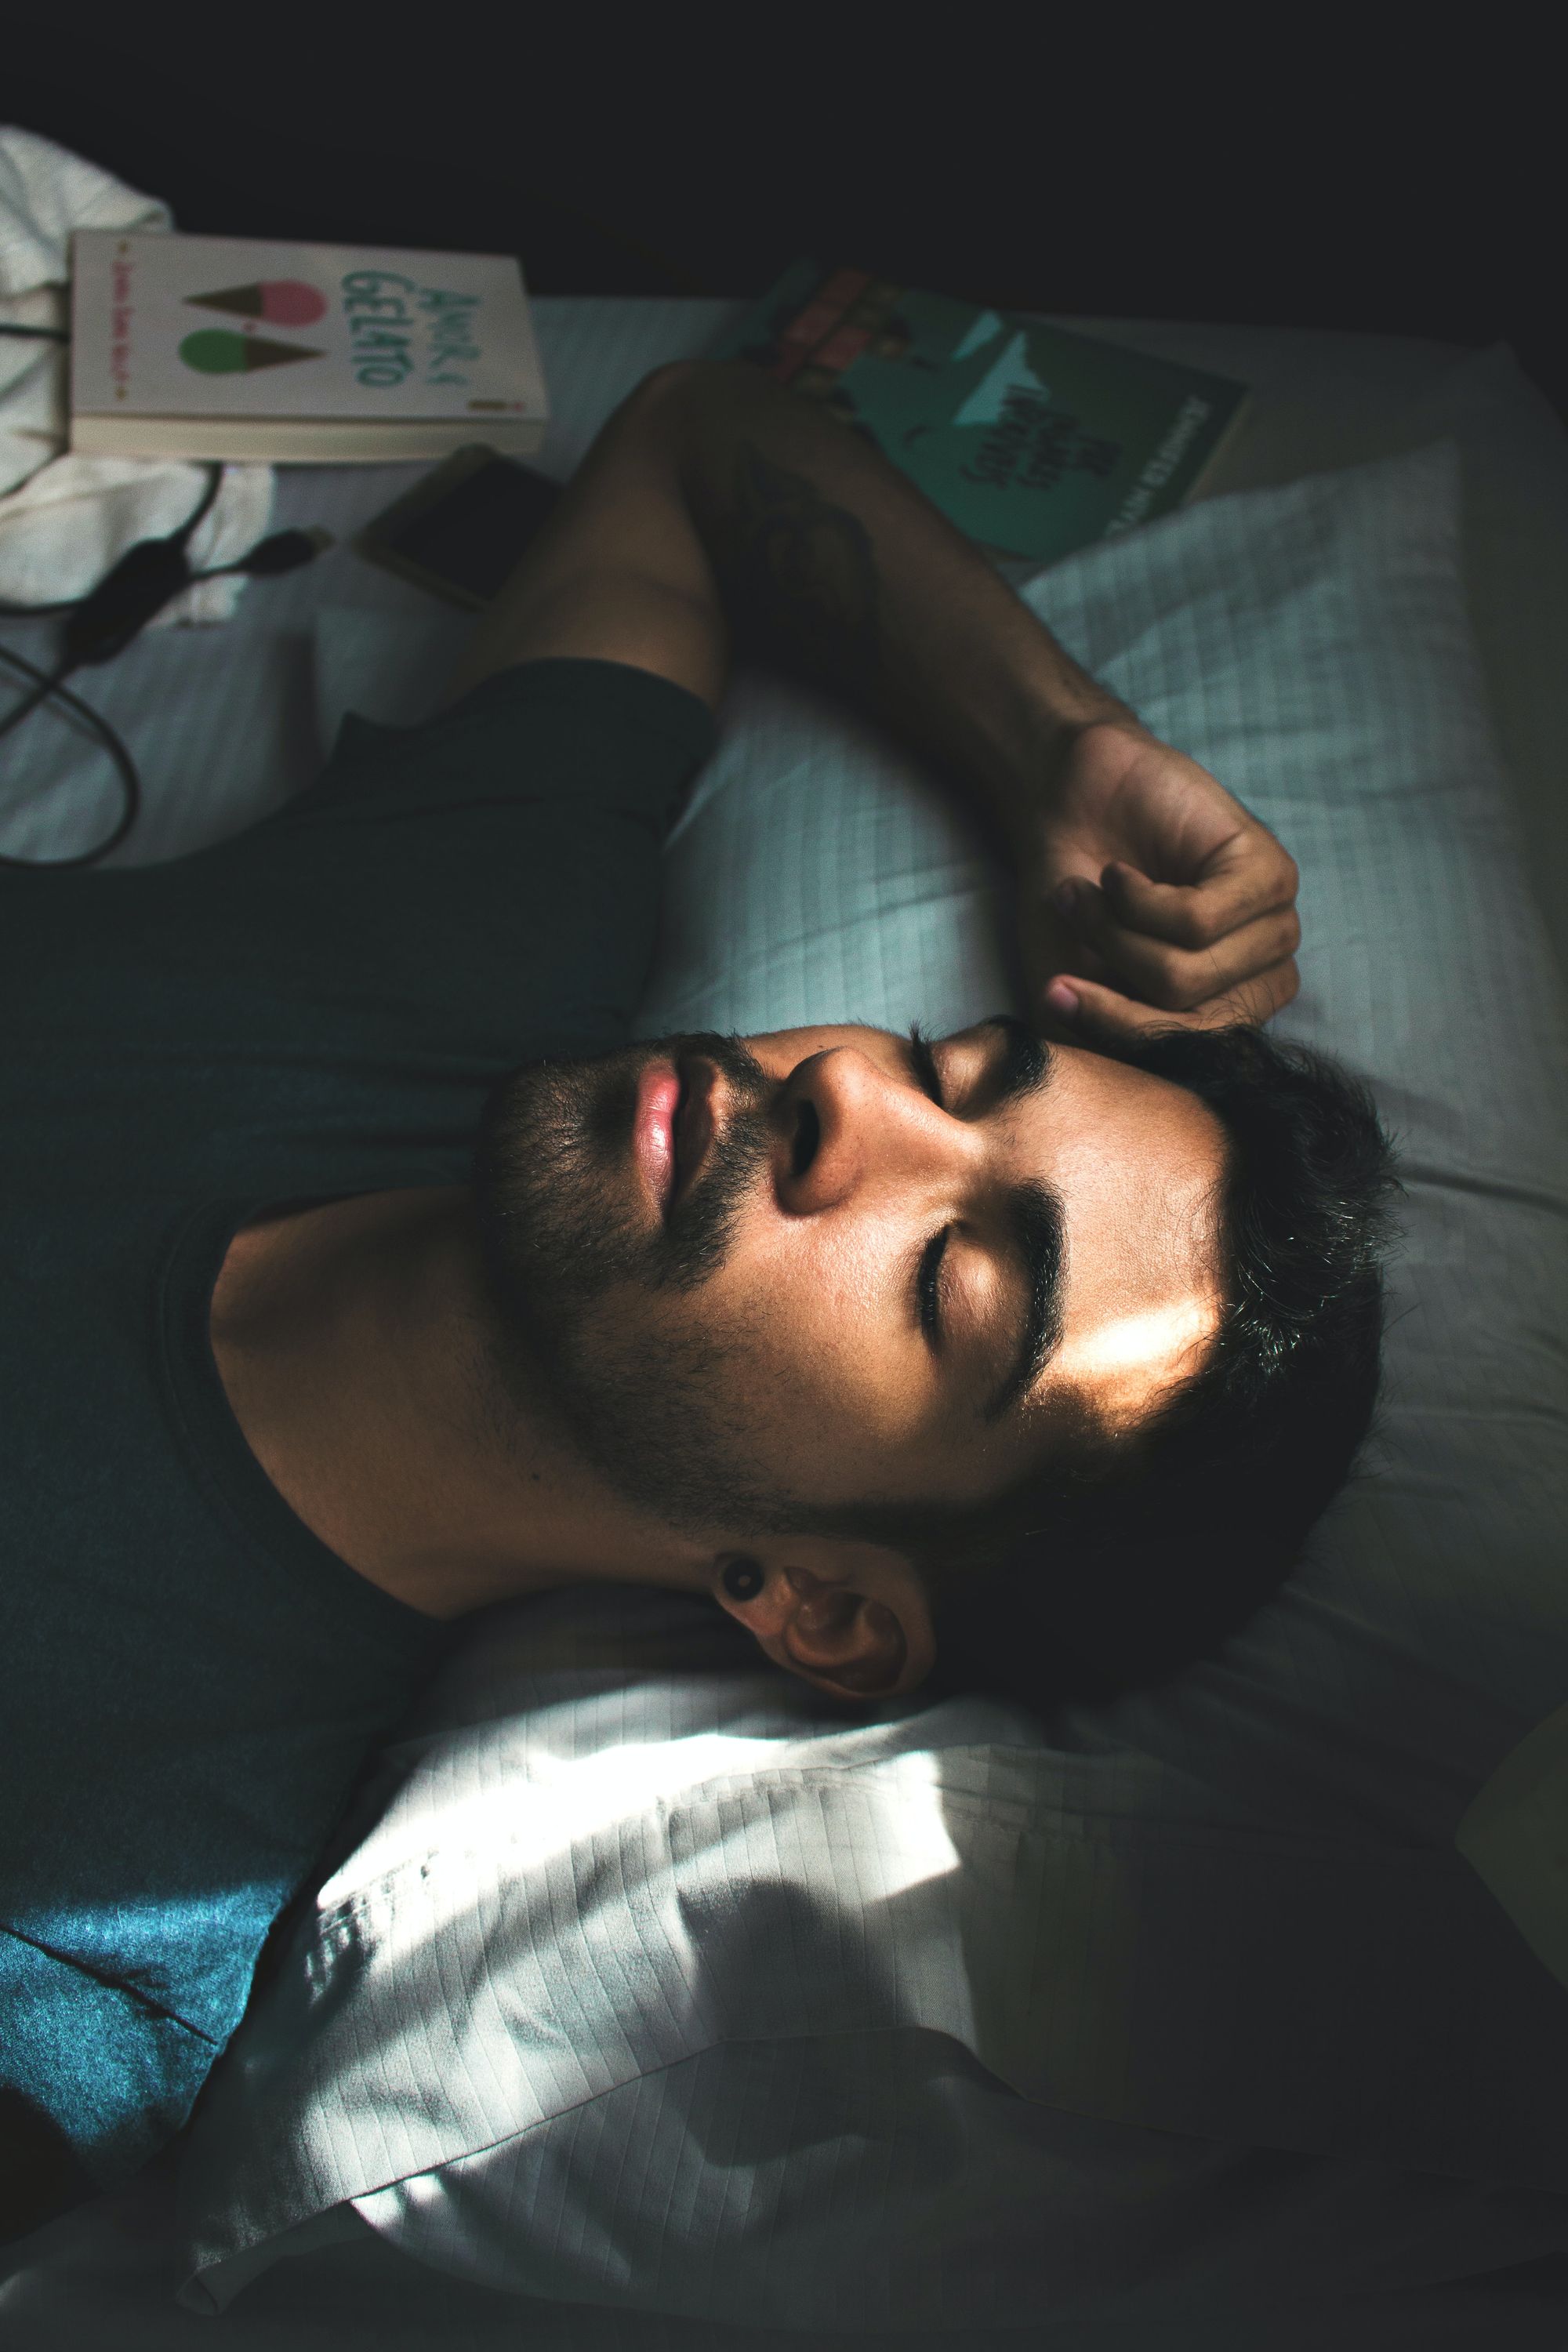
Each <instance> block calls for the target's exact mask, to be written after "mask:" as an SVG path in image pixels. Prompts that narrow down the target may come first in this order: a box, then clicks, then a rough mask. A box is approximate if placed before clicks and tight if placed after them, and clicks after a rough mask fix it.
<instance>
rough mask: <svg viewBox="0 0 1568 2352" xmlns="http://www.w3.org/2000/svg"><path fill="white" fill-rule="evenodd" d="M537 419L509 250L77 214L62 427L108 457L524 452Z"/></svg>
mask: <svg viewBox="0 0 1568 2352" xmlns="http://www.w3.org/2000/svg"><path fill="white" fill-rule="evenodd" d="M548 424H549V402H548V397H547V394H546V387H545V383H544V373H543V370H542V366H541V364H540V358H539V352H538V348H537V345H536V343H535V340H534V333H533V322H532V320H531V315H530V310H529V303H528V293H527V289H526V287H525V285H524V282H523V277H522V271H521V267H520V265H519V264H518V262H517V261H516V260H515V259H513V258H512V257H510V256H509V255H503V254H479V253H420V252H405V251H402V250H389V249H386V248H382V247H368V248H367V247H351V246H334V245H298V244H279V243H273V242H269V241H268V240H266V239H261V238H252V237H220V236H172V235H164V234H159V233H156V232H153V233H145V232H143V233H133V232H130V231H121V230H116V229H80V230H78V232H77V233H76V235H75V236H74V237H73V239H72V269H71V430H70V446H71V447H72V448H73V449H76V450H85V451H89V452H92V453H96V454H104V453H107V454H110V455H113V456H117V457H220V458H235V459H243V458H271V459H274V460H279V461H283V462H288V461H289V460H290V459H294V460H310V461H314V462H318V463H319V462H337V461H341V460H343V459H363V460H370V461H373V462H374V461H380V462H385V461H388V460H394V459H402V458H411V457H441V456H445V455H446V453H447V451H448V450H452V449H458V448H461V447H462V446H464V445H465V444H467V443H468V442H472V441H474V440H476V439H482V440H484V441H486V442H488V443H489V445H490V446H492V447H494V448H497V449H502V450H506V451H509V452H510V453H512V454H513V455H515V456H519V457H529V456H531V455H532V454H533V453H534V452H535V451H537V449H538V448H539V446H540V445H541V443H542V440H543V437H544V433H545V429H546V426H547V425H548Z"/></svg>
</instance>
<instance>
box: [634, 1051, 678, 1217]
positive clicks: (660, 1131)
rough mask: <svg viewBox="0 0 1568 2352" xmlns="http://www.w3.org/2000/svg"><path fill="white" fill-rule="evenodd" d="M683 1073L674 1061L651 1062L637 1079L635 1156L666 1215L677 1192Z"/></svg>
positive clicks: (647, 1183) (651, 1191)
mask: <svg viewBox="0 0 1568 2352" xmlns="http://www.w3.org/2000/svg"><path fill="white" fill-rule="evenodd" d="M679 1106H680V1073H679V1070H677V1068H676V1066H675V1064H674V1063H673V1062H650V1063H649V1064H648V1066H647V1069H646V1070H645V1071H644V1072H643V1074H642V1076H641V1077H640V1078H639V1079H638V1080H637V1108H636V1110H635V1111H634V1112H633V1114H632V1156H633V1158H634V1159H635V1160H636V1161H637V1166H638V1168H639V1169H640V1170H641V1171H642V1179H643V1181H644V1183H645V1184H646V1185H647V1189H648V1192H649V1194H650V1195H651V1197H652V1200H653V1204H654V1207H655V1208H656V1209H657V1210H658V1213H659V1215H660V1216H661V1217H662V1216H664V1215H665V1214H666V1213H667V1211H668V1207H669V1203H670V1201H671V1199H672V1198H673V1196H674V1192H675V1119H676V1113H677V1111H678V1110H679Z"/></svg>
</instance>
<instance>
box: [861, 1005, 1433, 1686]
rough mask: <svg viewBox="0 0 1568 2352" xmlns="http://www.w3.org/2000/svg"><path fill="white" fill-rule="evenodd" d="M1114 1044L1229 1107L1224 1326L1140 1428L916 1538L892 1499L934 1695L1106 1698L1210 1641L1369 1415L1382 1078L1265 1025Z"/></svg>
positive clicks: (1375, 1342)
mask: <svg viewBox="0 0 1568 2352" xmlns="http://www.w3.org/2000/svg"><path fill="white" fill-rule="evenodd" d="M1117 1058H1118V1059H1120V1060H1121V1061H1124V1062H1127V1063H1129V1064H1131V1066H1133V1067H1135V1068H1137V1069H1140V1070H1145V1071H1148V1072H1150V1073H1151V1074H1152V1076H1156V1077H1162V1078H1168V1079H1171V1080H1173V1082H1174V1083H1175V1084H1176V1085H1178V1086H1182V1087H1187V1088H1189V1089H1190V1090H1191V1092H1192V1093H1194V1094H1195V1095H1196V1096H1198V1097H1199V1098H1200V1099H1201V1100H1202V1101H1204V1102H1205V1103H1206V1104H1208V1106H1209V1107H1210V1108H1211V1109H1212V1110H1213V1111H1214V1112H1215V1115H1216V1116H1217V1118H1219V1119H1220V1121H1221V1122H1222V1124H1223V1126H1224V1127H1225V1129H1226V1135H1227V1139H1228V1150H1227V1154H1226V1173H1225V1177H1224V1180H1223V1192H1222V1198H1221V1209H1220V1227H1219V1241H1220V1251H1221V1262H1222V1267H1223V1276H1224V1283H1225V1293H1226V1312H1225V1315H1224V1318H1223V1320H1222V1323H1221V1327H1220V1331H1219V1335H1218V1338H1217V1339H1216V1341H1215V1345H1214V1347H1213V1348H1212V1349H1211V1350H1210V1352H1209V1354H1208V1356H1207V1358H1206V1360H1205V1364H1204V1367H1203V1369H1202V1370H1200V1371H1198V1372H1197V1373H1196V1374H1195V1375H1194V1377H1193V1378H1192V1379H1191V1380H1190V1381H1187V1382H1185V1383H1184V1385H1183V1387H1182V1388H1181V1389H1180V1390H1178V1391H1176V1393H1175V1394H1174V1395H1173V1397H1172V1398H1171V1399H1170V1400H1169V1401H1168V1402H1166V1403H1165V1405H1164V1406H1163V1408H1162V1410H1161V1412H1159V1414H1158V1416H1157V1417H1156V1418H1155V1419H1154V1420H1153V1421H1152V1422H1151V1423H1145V1424H1144V1426H1143V1428H1142V1430H1141V1431H1140V1432H1139V1433H1138V1436H1137V1439H1136V1440H1135V1442H1134V1443H1133V1444H1131V1446H1128V1445H1127V1444H1118V1445H1116V1446H1114V1447H1109V1446H1105V1445H1097V1444H1095V1443H1094V1442H1093V1441H1089V1442H1086V1443H1079V1444H1076V1445H1072V1446H1069V1448H1068V1450H1067V1452H1066V1454H1065V1455H1064V1454H1062V1453H1060V1452H1058V1454H1057V1456H1056V1458H1055V1459H1053V1460H1052V1461H1051V1462H1049V1463H1048V1464H1047V1465H1046V1466H1045V1468H1044V1470H1043V1471H1041V1472H1039V1473H1037V1474H1036V1475H1034V1476H1032V1477H1031V1478H1030V1480H1029V1481H1028V1483H1027V1484H1026V1486H1022V1487H1020V1488H1016V1489H1015V1490H1014V1491H1013V1492H1012V1493H1011V1494H1009V1495H1006V1496H1003V1497H1002V1498H1001V1500H1000V1502H998V1503H996V1504H994V1505H991V1506H989V1507H987V1509H986V1511H985V1512H984V1513H983V1514H980V1515H974V1514H968V1515H963V1516H962V1517H960V1516H957V1515H955V1516H954V1517H952V1519H951V1520H949V1521H947V1522H946V1523H945V1524H942V1525H938V1526H933V1525H932V1524H931V1516H930V1514H929V1513H928V1514H925V1515H923V1518H924V1524H923V1527H919V1526H916V1525H914V1524H913V1523H911V1525H910V1528H907V1529H905V1530H904V1531H903V1535H902V1538H900V1537H899V1536H897V1535H895V1533H894V1530H893V1528H892V1527H891V1525H890V1524H889V1523H887V1522H884V1526H883V1528H882V1531H881V1539H882V1540H884V1541H892V1542H900V1545H901V1548H902V1549H904V1550H906V1552H907V1553H908V1555H909V1557H910V1559H911V1560H912V1562H913V1564H914V1566H915V1568H916V1570H917V1571H918V1572H919V1573H920V1574H921V1577H922V1580H923V1581H924V1583H925V1585H926V1588H927V1591H928V1595H929V1597H930V1602H931V1613H932V1622H933V1628H934V1631H935V1634H936V1643H937V1665H936V1669H935V1671H934V1673H933V1675H931V1678H930V1680H929V1682H928V1683H927V1684H926V1685H924V1686H923V1687H924V1688H925V1690H927V1691H928V1692H929V1693H930V1694H931V1696H932V1697H938V1696H942V1695H943V1694H944V1693H945V1692H949V1691H954V1690H987V1691H994V1692H999V1693H1002V1694H1004V1695H1006V1696H1014V1697H1017V1698H1020V1699H1022V1700H1024V1701H1025V1702H1026V1704H1033V1705H1040V1704H1045V1703H1049V1702H1050V1701H1052V1700H1055V1699H1063V1698H1068V1697H1082V1698H1106V1697H1110V1696H1114V1695H1115V1694H1116V1693H1117V1692H1118V1691H1121V1690H1125V1689H1131V1688H1138V1687H1145V1686H1147V1685H1151V1684H1154V1683H1159V1682H1163V1681H1165V1680H1167V1679H1168V1678H1169V1677H1170V1675H1173V1674H1174V1673H1176V1672H1177V1671H1179V1669H1180V1668H1181V1667H1182V1666H1184V1665H1186V1664H1191V1663H1192V1662H1193V1661H1194V1659H1196V1658H1199V1657H1203V1656H1205V1655H1208V1654H1212V1652H1213V1651H1214V1649H1215V1647H1217V1646H1218V1644H1219V1643H1221V1642H1223V1641H1224V1640H1225V1639H1226V1637H1227V1636H1228V1635H1229V1634H1231V1633H1235V1632H1237V1630H1238V1629H1239V1628H1240V1626H1241V1625H1242V1624H1243V1623H1244V1622H1246V1620H1247V1618H1248V1617H1249V1616H1251V1615H1252V1613H1253V1612H1254V1611H1255V1610H1256V1609H1257V1608H1258V1605H1259V1604H1260V1602H1262V1601H1264V1600H1266V1599H1267V1598H1268V1596H1269V1595H1270V1594H1271V1593H1272V1592H1274V1591H1276V1590H1277V1589H1278V1587H1279V1585H1280V1584H1281V1583H1282V1582H1283V1580H1284V1579H1285V1577H1286V1576H1287V1575H1288V1574H1289V1570H1290V1568H1291V1566H1292V1565H1293V1564H1294V1562H1295V1560H1296V1559H1297V1558H1298V1557H1299V1555H1300V1549H1301V1545H1302V1543H1303V1541H1304V1539H1305V1538H1306V1536H1307V1533H1308V1530H1309V1529H1310V1528H1311V1526H1312V1524H1313V1522H1314V1521H1315V1520H1316V1519H1317V1518H1318V1517H1319V1516H1320V1515H1321V1512H1322V1511H1323V1509H1324V1508H1325V1507H1326V1506H1327V1505H1328V1503H1329V1502H1330V1501H1331V1499H1332V1497H1333V1496H1334V1495H1335V1494H1336V1493H1337V1492H1338V1491H1339V1489H1340V1488H1341V1487H1342V1486H1343V1485H1344V1483H1345V1481H1346V1479H1347V1477H1348V1476H1349V1475H1350V1474H1351V1471H1352V1465H1353V1463H1354V1460H1355V1456H1356V1454H1358V1452H1359V1451H1360V1448H1361V1446H1362V1444H1363V1441H1364V1439H1365V1437H1366V1435H1367V1433H1368V1430H1369V1428H1370V1426H1371V1423H1372V1415H1373V1404H1374V1402H1375V1399H1376V1393H1377V1383H1378V1374H1379V1359H1380V1353H1381V1346H1382V1336H1383V1316H1384V1304H1383V1276H1382V1270H1381V1260H1382V1257H1383V1255H1384V1249H1385V1247H1386V1244H1387V1240H1388V1236H1389V1232H1390V1228H1391V1223H1392V1207H1393V1197H1394V1194H1395V1193H1396V1192H1398V1191H1399V1185H1398V1182H1397V1180H1396V1178H1395V1176H1394V1168H1393V1150H1392V1147H1391V1145H1390V1143H1389V1140H1388V1138H1387V1137H1386V1135H1385V1134H1384V1131H1383V1129H1382V1127H1381V1126H1380V1124H1379V1121H1378V1118H1377V1112H1376V1109H1375V1108H1374V1106H1373V1100H1372V1097H1371V1095H1370V1093H1369V1092H1368V1090H1367V1089H1366V1088H1365V1087H1363V1086H1362V1085H1360V1084H1359V1083H1358V1082H1357V1081H1356V1080H1354V1079H1352V1077H1350V1076H1348V1075H1347V1074H1346V1072H1344V1071H1343V1070H1342V1069H1341V1068H1340V1067H1339V1066H1337V1065H1336V1064H1335V1063H1333V1062H1331V1061H1330V1060H1329V1059H1328V1058H1327V1057H1326V1056H1325V1055H1320V1054H1316V1053H1312V1052H1310V1051H1309V1050H1308V1049H1307V1048H1306V1047H1305V1046H1299V1045H1294V1046H1293V1045H1279V1044H1277V1043H1276V1042H1274V1041H1273V1040H1272V1039H1270V1038H1268V1037H1266V1036H1264V1035H1263V1034H1261V1032H1259V1031H1258V1030H1256V1029H1248V1028H1234V1029H1225V1030H1208V1031H1189V1030H1167V1031H1164V1032H1162V1033H1160V1034H1156V1035H1153V1036H1152V1037H1149V1038H1147V1039H1145V1040H1143V1041H1142V1042H1141V1043H1139V1044H1138V1045H1135V1046H1132V1047H1130V1048H1128V1049H1126V1050H1124V1051H1123V1052H1121V1054H1119V1055H1118V1056H1117ZM857 1531H858V1532H864V1533H870V1532H871V1530H870V1529H869V1528H864V1529H859V1530H857Z"/></svg>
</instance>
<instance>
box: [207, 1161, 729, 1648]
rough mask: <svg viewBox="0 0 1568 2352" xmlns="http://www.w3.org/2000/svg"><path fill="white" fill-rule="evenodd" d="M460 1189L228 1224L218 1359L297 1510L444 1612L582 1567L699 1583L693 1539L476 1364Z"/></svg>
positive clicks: (404, 1596)
mask: <svg viewBox="0 0 1568 2352" xmlns="http://www.w3.org/2000/svg"><path fill="white" fill-rule="evenodd" d="M464 1205H465V1195H464V1192H463V1191H462V1188H461V1187H443V1188H439V1189H436V1190H425V1191H409V1192H373V1193H363V1194H359V1195H357V1196H355V1197H354V1198H353V1199H351V1200H346V1201H336V1202H329V1203H328V1204H326V1206H324V1207H321V1208H315V1209H307V1210H302V1211H296V1212H293V1213H284V1214H282V1215H280V1216H278V1217H268V1218H261V1219H258V1220H257V1221H256V1222H255V1223H252V1224H250V1225H247V1226H246V1227H245V1228H244V1229H243V1230H242V1231H241V1232H240V1233H239V1234H237V1235H236V1237H235V1240H234V1242H233V1243H232V1244H231V1245H230V1248H229V1251H228V1253H227V1255H226V1258H225V1260H224V1264H223V1267H222V1269H221V1271H220V1273H219V1276H218V1279H217V1283H216V1287H215V1289H214V1293H213V1300H212V1315H211V1328H212V1343H213V1352H214V1355H215V1357H216V1362H217V1368H218V1373H219V1376H220V1378H221V1379H222V1381H223V1384H224V1388H225V1390H226V1392H227V1395H228V1400H229V1403H230V1405H231V1406H232V1408H233V1411H234V1413H235V1417H236V1419H237V1422H238V1423H239V1426H240V1428H241V1430H242V1431H243V1433H244V1434H245V1438H246V1441H247V1444H248V1445H249V1446H250V1449H251V1451H252V1453H253V1454H255V1455H256V1457H257V1460H258V1462H259V1463H260V1465H261V1466H262V1468H263V1469H264V1470H265V1471H266V1472H267V1475H268V1477H269V1478H270V1479H271V1481H272V1483H273V1485H274V1486H276V1487H277V1488H278V1491H279V1494H280V1495H281V1496H283V1499H284V1500H285V1502H287V1503H288V1504H289V1507H291V1508H292V1510H293V1511H294V1512H295V1514H296V1515H297V1517H300V1519H302V1520H303V1521H304V1523H305V1525H306V1526H307V1527H309V1528H310V1529H311V1531H312V1532H313V1533H314V1534H315V1535H317V1536H319V1537H320V1538H321V1541H322V1542H323V1543H325V1544H326V1545H327V1546H328V1548H329V1549H331V1550H332V1551H334V1552H336V1553H337V1554H338V1556H339V1558H340V1559H343V1560H345V1561H347V1563H348V1564H349V1566H350V1567H351V1568H353V1569H356V1570H358V1571H359V1573H360V1574H361V1575H362V1576H363V1577H365V1578H367V1579H368V1580H369V1581H370V1582H371V1583H373V1584H377V1585H379V1586H380V1587H381V1588H382V1590H383V1591H386V1592H390V1593H392V1594H393V1595H394V1596H395V1598H396V1599H398V1600H400V1601H406V1602H408V1603H409V1604H410V1605H411V1606H412V1607H414V1608H416V1609H418V1610H421V1611H423V1612H425V1613H426V1615H428V1616H431V1617H439V1618H448V1617H457V1616H461V1615H464V1614H466V1613H467V1612H468V1611H470V1610H473V1609H481V1608H484V1607H485V1606H487V1605H488V1604H489V1603H490V1602H492V1601H504V1600H510V1599H515V1598H518V1597H520V1596H521V1595H523V1594H526V1593H538V1592H547V1591H554V1590H556V1589H558V1588H559V1587H561V1586H563V1585H569V1584H575V1583H580V1582H587V1581H595V1580H596V1581H616V1582H622V1583H630V1582H637V1583H649V1584H661V1585H667V1586H673V1587H676V1588H683V1589H686V1590H689V1591H705V1590H707V1585H706V1581H705V1579H704V1576H703V1573H702V1563H703V1559H704V1555H703V1554H702V1552H701V1550H700V1547H698V1546H696V1545H692V1544H683V1543H681V1542H680V1541H679V1540H678V1539H677V1538H672V1537H671V1536H669V1535H668V1532H665V1531H662V1530H660V1529H658V1528H656V1527H655V1526H653V1525H652V1524H650V1523H649V1522H647V1521H646V1520H645V1519H643V1518H642V1517H641V1516H640V1515H639V1514H637V1513H636V1512H634V1511H632V1510H631V1509H630V1508H629V1507H626V1506H624V1505H622V1504H621V1503H619V1502H618V1501H617V1499H616V1497H615V1496H613V1495H612V1494H611V1493H609V1492H608V1490H607V1489H606V1488H605V1483H604V1480H603V1478H602V1477H601V1476H600V1475H598V1474H596V1473H595V1470H594V1469H593V1467H592V1465H589V1464H588V1463H586V1462H585V1461H584V1459H583V1458H582V1456H581V1455H580V1454H579V1453H578V1452H577V1450H576V1449H575V1448H574V1446H573V1444H571V1441H570V1438H569V1436H568V1435H567V1433H565V1431H564V1430H563V1428H562V1426H561V1425H560V1423H559V1421H558V1419H557V1417H556V1416H555V1415H554V1414H553V1413H552V1410H551V1408H550V1403H549V1399H548V1396H547V1395H546V1394H544V1393H543V1392H542V1393H541V1395H540V1398H539V1403H538V1410H537V1412H532V1413H531V1412H528V1411H527V1410H526V1409H524V1407H523V1406H522V1405H521V1404H520V1403H518V1402H513V1401H512V1400H511V1399H510V1396H509V1397H508V1398H506V1399H505V1401H504V1402H503V1401H502V1399H501V1397H500V1393H499V1391H498V1389H497V1385H496V1383H495V1381H494V1380H493V1377H491V1376H489V1374H488V1370H487V1354H486V1346H485V1323H484V1319H483V1315H482V1312H481V1296H482V1294H481V1291H480V1288H479V1270H478V1266H477V1263H476V1259H475V1255H474V1252H473V1248H472V1244H471V1243H470V1241H469V1238H468V1227H467V1223H466V1219H465V1215H464Z"/></svg>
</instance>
